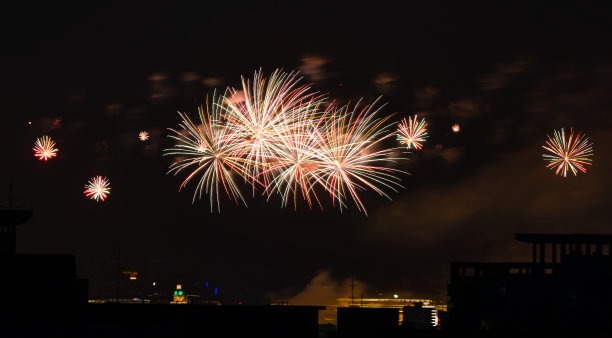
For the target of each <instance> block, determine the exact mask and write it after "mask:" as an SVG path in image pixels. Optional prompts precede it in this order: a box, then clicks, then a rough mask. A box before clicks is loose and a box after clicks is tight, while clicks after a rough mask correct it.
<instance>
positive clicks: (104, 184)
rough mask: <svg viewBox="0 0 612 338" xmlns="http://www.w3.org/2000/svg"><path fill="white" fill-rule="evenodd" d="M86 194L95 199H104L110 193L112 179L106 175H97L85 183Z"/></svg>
mask: <svg viewBox="0 0 612 338" xmlns="http://www.w3.org/2000/svg"><path fill="white" fill-rule="evenodd" d="M84 193H85V196H87V197H90V198H91V199H93V200H96V202H98V201H102V202H104V200H105V199H106V197H107V196H108V195H110V181H109V180H108V179H107V178H106V177H102V176H95V177H93V178H92V179H91V180H89V182H87V184H86V185H85V191H84Z"/></svg>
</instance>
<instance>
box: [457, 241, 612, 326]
mask: <svg viewBox="0 0 612 338" xmlns="http://www.w3.org/2000/svg"><path fill="white" fill-rule="evenodd" d="M515 238H516V239H517V240H518V241H521V242H524V243H529V244H531V246H532V250H531V253H532V261H531V262H517V263H514V262H508V263H481V262H453V263H451V281H450V285H449V288H448V295H449V304H448V308H449V323H448V324H449V328H451V329H455V330H500V331H527V330H530V331H559V332H561V331H563V332H568V331H572V332H608V333H612V321H610V320H609V319H610V318H611V317H612V309H611V305H612V287H611V285H612V256H610V247H611V245H612V235H594V234H516V237H515Z"/></svg>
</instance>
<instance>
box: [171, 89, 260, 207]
mask: <svg viewBox="0 0 612 338" xmlns="http://www.w3.org/2000/svg"><path fill="white" fill-rule="evenodd" d="M224 100H225V97H224V96H220V97H216V96H215V95H213V98H212V101H211V103H210V104H209V102H208V98H207V102H206V107H200V108H199V119H200V124H199V125H196V124H195V123H194V122H193V121H192V120H191V119H190V118H189V116H188V115H187V114H184V113H179V116H180V117H181V119H182V122H181V123H180V124H179V125H180V126H181V128H182V129H181V130H174V129H169V130H170V131H172V132H173V134H174V135H170V136H169V137H171V138H172V139H174V140H175V141H176V145H175V146H174V147H173V148H170V149H166V150H165V154H164V155H177V156H180V160H178V161H177V162H174V163H173V164H172V165H171V166H170V170H169V171H168V172H169V173H170V172H174V174H175V175H177V174H178V173H180V172H181V171H183V170H186V169H192V171H191V172H190V173H189V175H188V176H187V177H186V178H185V180H184V181H183V183H182V184H181V186H180V188H179V190H181V189H182V188H183V187H184V186H185V185H186V184H187V183H189V181H191V180H192V179H194V178H196V177H199V180H198V183H197V187H196V189H195V192H194V194H193V200H192V201H193V202H195V199H196V197H199V198H200V199H201V198H202V194H203V193H207V194H208V195H209V199H210V208H211V211H212V210H213V209H214V205H215V204H216V205H217V210H218V211H221V205H220V192H221V189H223V190H224V191H225V192H226V194H227V195H228V197H229V198H230V199H231V200H234V201H236V202H237V201H238V200H242V202H243V203H244V205H245V206H246V202H245V200H244V198H243V196H242V193H241V192H240V189H239V188H238V186H237V185H236V182H235V180H234V177H235V176H236V175H235V174H238V175H239V176H244V177H250V176H249V174H248V173H247V170H246V169H245V167H244V160H243V159H242V158H240V157H236V155H235V154H236V151H235V147H236V141H235V135H233V134H231V133H230V129H229V128H228V127H227V126H226V124H225V123H223V122H222V121H221V120H220V115H219V108H220V107H221V106H222V104H223V101H224Z"/></svg>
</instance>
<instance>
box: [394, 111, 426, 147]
mask: <svg viewBox="0 0 612 338" xmlns="http://www.w3.org/2000/svg"><path fill="white" fill-rule="evenodd" d="M426 127H427V122H425V119H424V118H422V119H421V121H417V115H414V117H413V118H410V117H409V118H408V120H406V119H405V118H404V119H402V122H401V123H400V124H398V130H397V140H398V141H399V142H400V144H405V145H406V147H407V148H408V149H412V148H415V149H421V148H423V145H422V144H421V143H422V142H425V140H426V139H427V130H426V129H425V128H426Z"/></svg>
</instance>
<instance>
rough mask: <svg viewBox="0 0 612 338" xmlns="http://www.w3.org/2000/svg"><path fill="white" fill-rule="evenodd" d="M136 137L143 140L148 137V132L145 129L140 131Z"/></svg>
mask: <svg viewBox="0 0 612 338" xmlns="http://www.w3.org/2000/svg"><path fill="white" fill-rule="evenodd" d="M138 138H139V139H140V140H141V141H143V142H144V141H146V140H148V139H149V133H148V132H146V131H141V132H140V133H138Z"/></svg>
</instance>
